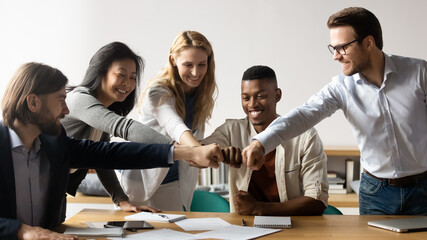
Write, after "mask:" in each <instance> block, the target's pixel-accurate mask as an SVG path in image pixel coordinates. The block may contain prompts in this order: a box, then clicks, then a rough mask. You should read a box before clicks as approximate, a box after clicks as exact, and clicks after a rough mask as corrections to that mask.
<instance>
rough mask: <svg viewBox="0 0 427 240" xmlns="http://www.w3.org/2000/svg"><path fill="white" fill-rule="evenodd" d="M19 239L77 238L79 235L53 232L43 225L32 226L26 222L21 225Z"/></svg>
mask: <svg viewBox="0 0 427 240" xmlns="http://www.w3.org/2000/svg"><path fill="white" fill-rule="evenodd" d="M18 239H21V240H36V239H43V240H53V239H55V240H57V239H62V240H77V239H78V237H77V236H73V235H66V234H61V233H57V232H52V231H50V230H47V229H44V228H41V227H31V226H29V225H26V224H22V225H21V227H19V229H18Z"/></svg>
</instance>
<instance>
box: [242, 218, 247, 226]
mask: <svg viewBox="0 0 427 240" xmlns="http://www.w3.org/2000/svg"><path fill="white" fill-rule="evenodd" d="M242 226H246V222H245V219H243V218H242Z"/></svg>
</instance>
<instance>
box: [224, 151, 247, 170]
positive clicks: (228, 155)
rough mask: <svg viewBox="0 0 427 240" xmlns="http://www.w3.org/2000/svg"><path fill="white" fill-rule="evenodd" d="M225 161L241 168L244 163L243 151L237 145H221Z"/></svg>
mask: <svg viewBox="0 0 427 240" xmlns="http://www.w3.org/2000/svg"><path fill="white" fill-rule="evenodd" d="M221 153H222V157H223V158H224V161H223V162H224V163H226V164H230V166H231V167H234V168H240V166H241V165H242V152H241V151H240V148H236V147H221Z"/></svg>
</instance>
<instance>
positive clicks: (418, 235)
mask: <svg viewBox="0 0 427 240" xmlns="http://www.w3.org/2000/svg"><path fill="white" fill-rule="evenodd" d="M165 213H177V214H186V215H187V218H203V217H210V218H212V217H218V218H222V219H223V220H225V221H227V222H229V223H230V224H235V225H240V224H241V222H242V218H243V219H245V221H246V223H247V225H248V226H253V218H254V217H253V216H241V215H238V214H233V213H207V212H165ZM130 214H133V213H129V212H124V211H119V210H100V209H83V210H82V211H80V212H79V213H77V214H76V215H74V216H73V217H71V218H70V219H68V220H67V221H65V223H64V224H63V225H65V226H67V227H86V224H85V222H95V221H120V220H124V217H125V216H127V215H130ZM402 217H409V216H359V215H324V216H307V217H305V216H291V221H292V228H291V229H282V231H280V232H277V233H273V234H271V235H267V236H264V237H261V238H260V239H307V240H308V239H310V240H311V239H321V240H326V239H328V240H329V239H340V240H342V239H345V240H353V239H354V240H356V239H357V240H359V239H363V240H370V239H372V240H383V239H384V240H392V239H409V240H411V239H423V240H426V239H427V232H411V233H395V232H391V231H387V230H383V229H379V228H374V227H370V226H368V224H367V222H368V221H372V220H385V219H393V218H402ZM150 223H151V224H152V225H153V226H154V228H155V229H161V228H168V229H172V230H176V231H183V230H182V229H181V228H180V227H179V226H178V225H176V224H174V223H159V222H150ZM62 227H64V226H62ZM145 231H150V230H145ZM199 232H200V231H190V232H189V233H199ZM82 239H84V238H82ZM90 239H93V238H90Z"/></svg>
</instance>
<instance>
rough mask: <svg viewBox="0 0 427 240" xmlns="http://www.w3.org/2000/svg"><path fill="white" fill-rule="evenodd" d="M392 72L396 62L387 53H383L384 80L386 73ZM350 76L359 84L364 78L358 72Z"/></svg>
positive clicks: (394, 70) (395, 69) (395, 68)
mask: <svg viewBox="0 0 427 240" xmlns="http://www.w3.org/2000/svg"><path fill="white" fill-rule="evenodd" d="M393 72H397V67H396V64H394V62H393V60H392V59H391V57H390V56H389V55H387V54H385V53H384V82H385V81H386V80H387V75H388V74H390V73H393ZM351 78H353V80H354V82H355V83H358V84H361V83H362V82H363V80H364V79H365V78H364V77H363V76H362V75H361V74H360V73H355V74H353V75H352V76H351Z"/></svg>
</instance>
